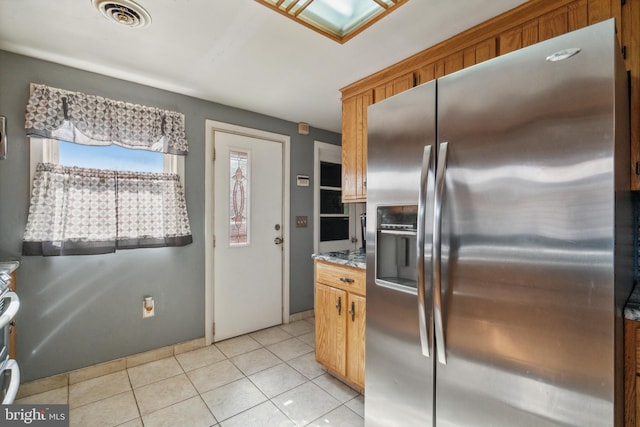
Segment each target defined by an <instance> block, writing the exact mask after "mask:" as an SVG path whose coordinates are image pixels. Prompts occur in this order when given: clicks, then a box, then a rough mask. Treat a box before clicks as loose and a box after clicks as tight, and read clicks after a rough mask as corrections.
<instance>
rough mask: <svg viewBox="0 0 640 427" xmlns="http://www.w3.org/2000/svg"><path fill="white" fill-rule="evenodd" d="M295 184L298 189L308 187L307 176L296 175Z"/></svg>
mask: <svg viewBox="0 0 640 427" xmlns="http://www.w3.org/2000/svg"><path fill="white" fill-rule="evenodd" d="M296 184H297V185H298V187H308V186H309V175H298V176H297V177H296Z"/></svg>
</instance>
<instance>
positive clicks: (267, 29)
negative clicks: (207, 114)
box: [0, 0, 525, 132]
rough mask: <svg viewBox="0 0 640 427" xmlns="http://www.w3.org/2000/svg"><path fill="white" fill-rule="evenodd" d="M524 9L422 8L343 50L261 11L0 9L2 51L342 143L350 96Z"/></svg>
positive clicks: (239, 0)
mask: <svg viewBox="0 0 640 427" xmlns="http://www.w3.org/2000/svg"><path fill="white" fill-rule="evenodd" d="M524 2H525V1H524V0H464V1H451V0H410V1H409V2H408V3H407V4H405V5H403V6H401V7H400V8H398V10H396V11H395V12H393V13H392V14H390V15H389V16H387V17H385V18H383V19H382V20H380V21H379V22H378V23H376V24H375V25H374V26H372V27H370V28H368V29H367V30H365V31H364V32H362V33H361V34H359V35H357V36H356V37H354V38H353V39H351V40H350V41H348V42H347V43H346V44H343V45H341V44H339V43H336V42H335V41H333V40H330V39H329V38H326V37H324V36H322V35H320V34H318V33H317V32H314V31H311V30H309V29H307V28H305V27H304V26H302V25H300V24H298V23H296V22H293V21H292V20H290V19H288V18H286V17H284V16H282V15H280V14H278V13H276V12H274V11H272V10H270V9H268V8H267V7H265V6H263V5H261V4H259V3H257V2H255V1H254V0H137V3H139V4H140V5H141V6H143V7H144V8H145V9H146V10H147V11H148V12H149V14H150V15H151V19H152V23H151V25H150V26H148V27H145V28H138V29H132V28H126V27H120V26H118V25H115V24H113V23H112V22H109V21H108V20H107V19H105V18H104V17H103V16H102V15H101V14H100V13H99V12H98V11H97V10H96V9H95V8H94V7H93V4H92V1H91V0H55V1H52V0H0V49H2V50H7V51H11V52H15V53H20V54H24V55H27V56H32V57H36V58H40V59H44V60H48V61H53V62H57V63H61V64H64V65H68V66H71V67H76V68H80V69H83V70H88V71H93V72H97V73H101V74H105V75H108V76H112V77H117V78H121V79H125V80H130V81H133V82H137V83H141V84H145V85H149V86H154V87H157V88H161V89H166V90H169V91H173V92H178V93H182V94H186V95H191V96H194V97H197V98H202V99H206V100H210V101H214V102H218V103H221V104H225V105H229V106H233V107H238V108H242V109H246V110H250V111H254V112H258V113H263V114H267V115H270V116H273V117H278V118H281V119H285V120H289V121H292V122H307V123H309V124H310V125H311V126H312V127H316V128H321V129H326V130H331V131H335V132H340V120H341V103H340V88H342V87H344V86H347V85H348V84H350V83H353V82H355V81H357V80H359V79H361V78H363V77H365V76H368V75H370V74H372V73H374V72H376V71H378V70H380V69H382V68H385V67H387V66H389V65H392V64H394V63H396V62H398V61H399V60H401V59H403V58H406V57H408V56H410V55H412V54H414V53H417V52H419V51H421V50H423V49H425V48H427V47H429V46H431V45H433V44H436V43H438V42H440V41H442V40H445V39H447V38H449V37H451V36H453V35H455V34H457V33H459V32H461V31H463V30H465V29H467V28H470V27H472V26H474V25H476V24H478V23H480V22H482V21H485V20H486V19H488V18H490V17H493V16H495V15H498V14H500V13H502V12H504V11H506V10H509V9H511V8H513V7H515V6H517V5H519V4H521V3H524ZM63 89H68V90H73V88H72V87H67V88H63Z"/></svg>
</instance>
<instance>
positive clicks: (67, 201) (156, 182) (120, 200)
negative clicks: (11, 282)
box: [23, 85, 192, 255]
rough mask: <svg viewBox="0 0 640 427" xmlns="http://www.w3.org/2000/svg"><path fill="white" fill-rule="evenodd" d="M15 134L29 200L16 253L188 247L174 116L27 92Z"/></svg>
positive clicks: (179, 126) (53, 92) (45, 91)
mask: <svg viewBox="0 0 640 427" xmlns="http://www.w3.org/2000/svg"><path fill="white" fill-rule="evenodd" d="M25 128H26V130H27V135H28V136H30V137H31V140H30V141H31V142H30V144H31V176H32V180H31V181H32V197H31V206H30V208H29V216H28V218H27V226H26V230H25V234H24V239H23V255H86V254H102V253H109V252H114V251H115V250H116V248H118V249H132V248H143V247H164V246H183V245H187V244H190V243H191V242H192V237H191V229H190V225H189V219H188V216H187V211H186V201H185V197H184V191H183V187H182V184H181V182H180V181H181V180H180V176H182V177H183V176H184V172H183V171H184V155H186V154H187V151H188V145H187V141H186V139H185V126H184V115H182V114H180V113H177V112H173V111H167V110H161V109H157V108H154V107H146V106H143V105H138V104H129V103H125V102H121V101H114V100H110V99H107V98H103V97H98V96H93V95H86V94H83V93H79V92H70V91H66V90H63V89H57V88H50V87H48V86H44V85H32V93H31V96H30V98H29V102H28V104H27V113H26V120H25ZM165 171H166V172H169V173H164V172H165ZM182 181H184V178H183V179H182Z"/></svg>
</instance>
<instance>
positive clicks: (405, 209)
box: [376, 205, 418, 288]
mask: <svg viewBox="0 0 640 427" xmlns="http://www.w3.org/2000/svg"><path fill="white" fill-rule="evenodd" d="M417 225H418V206H416V205H409V206H378V207H377V223H376V226H377V230H376V246H377V247H376V283H378V284H379V285H383V286H392V287H396V286H402V287H409V288H416V287H417V279H418V272H417V269H416V256H417Z"/></svg>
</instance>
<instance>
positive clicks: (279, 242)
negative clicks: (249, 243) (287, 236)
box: [273, 237, 284, 245]
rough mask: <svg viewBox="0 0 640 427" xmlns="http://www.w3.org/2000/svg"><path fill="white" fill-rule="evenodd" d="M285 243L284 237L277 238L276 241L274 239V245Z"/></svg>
mask: <svg viewBox="0 0 640 427" xmlns="http://www.w3.org/2000/svg"><path fill="white" fill-rule="evenodd" d="M283 242H284V240H283V239H282V237H276V238H275V239H273V243H275V244H276V245H281V244H282V243H283Z"/></svg>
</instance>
